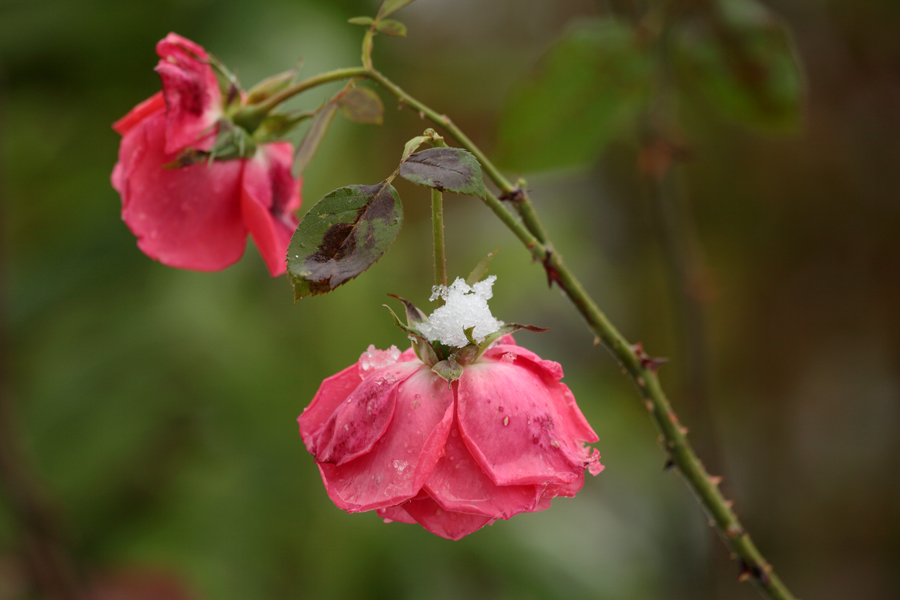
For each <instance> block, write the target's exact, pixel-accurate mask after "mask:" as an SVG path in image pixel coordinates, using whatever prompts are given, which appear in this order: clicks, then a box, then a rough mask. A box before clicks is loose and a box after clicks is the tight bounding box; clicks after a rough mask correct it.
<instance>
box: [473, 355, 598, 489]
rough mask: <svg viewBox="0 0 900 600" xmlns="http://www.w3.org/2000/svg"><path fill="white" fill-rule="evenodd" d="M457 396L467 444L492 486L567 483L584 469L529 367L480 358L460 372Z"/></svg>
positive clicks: (576, 448)
mask: <svg viewBox="0 0 900 600" xmlns="http://www.w3.org/2000/svg"><path fill="white" fill-rule="evenodd" d="M502 348H503V347H501V349H502ZM506 348H507V349H511V348H516V347H515V346H506ZM504 354H508V352H506V353H504V352H502V350H501V351H500V352H499V355H500V357H502V356H503V355H504ZM554 391H556V390H554ZM458 399H459V400H458V415H459V425H460V430H461V433H462V435H463V437H464V439H465V441H466V445H467V446H468V448H469V451H470V452H471V453H472V456H474V457H475V459H476V460H477V461H478V463H479V464H480V465H481V467H482V468H483V469H484V470H485V472H486V473H487V474H488V475H489V476H490V478H491V479H492V480H493V481H494V483H496V484H497V485H527V484H547V483H561V484H565V483H571V482H572V481H574V480H575V479H576V478H577V477H578V475H579V473H581V472H582V471H583V470H584V468H585V466H586V462H585V461H586V459H587V453H586V452H585V451H584V450H583V448H581V447H580V446H579V443H578V442H576V441H575V440H573V439H571V438H570V437H569V432H568V430H567V428H566V426H565V425H564V423H563V420H562V419H561V418H560V415H559V414H558V413H557V411H556V405H557V401H556V400H555V399H554V398H553V394H552V393H551V390H549V389H548V388H547V386H546V385H545V383H544V381H542V379H541V377H539V376H538V375H537V374H535V373H534V372H533V370H532V369H529V368H522V367H521V366H518V365H517V364H514V363H513V362H511V361H509V360H506V359H503V358H499V359H497V360H494V359H492V358H491V357H486V356H483V357H482V360H480V361H479V362H476V363H475V364H472V365H469V366H468V367H466V369H465V371H464V372H463V375H462V377H461V378H460V379H459V395H458Z"/></svg>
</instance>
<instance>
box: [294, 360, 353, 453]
mask: <svg viewBox="0 0 900 600" xmlns="http://www.w3.org/2000/svg"><path fill="white" fill-rule="evenodd" d="M360 383H362V377H360V376H359V368H358V367H357V366H356V365H351V366H349V367H347V368H346V369H344V370H343V371H341V372H340V373H337V374H335V375H332V376H331V377H329V378H328V379H326V380H325V381H323V382H322V385H320V386H319V391H317V392H316V395H315V396H314V397H313V399H312V402H310V403H309V406H307V407H306V408H305V409H303V414H301V415H300V416H299V417H297V423H298V424H299V425H300V437H301V438H302V439H303V443H304V444H306V449H307V450H308V451H309V452H310V453H311V454H315V453H316V451H315V444H314V443H313V442H314V440H316V439H317V438H318V437H319V433H320V432H321V431H322V428H324V427H325V423H327V422H328V419H329V418H330V417H331V415H332V414H333V413H334V411H335V410H337V407H338V406H340V405H341V403H343V402H344V401H345V400H346V399H347V397H348V396H349V395H350V394H351V393H353V390H355V389H356V388H357V387H359V384H360Z"/></svg>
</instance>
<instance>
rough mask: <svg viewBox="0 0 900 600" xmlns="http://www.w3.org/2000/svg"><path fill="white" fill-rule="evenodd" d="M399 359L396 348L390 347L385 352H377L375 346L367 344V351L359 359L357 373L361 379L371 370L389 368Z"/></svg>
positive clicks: (398, 352) (398, 351)
mask: <svg viewBox="0 0 900 600" xmlns="http://www.w3.org/2000/svg"><path fill="white" fill-rule="evenodd" d="M398 358H400V350H398V349H397V346H391V347H390V348H388V349H387V350H378V349H377V348H376V347H375V344H369V347H368V349H367V350H366V351H365V352H363V353H362V355H361V356H360V357H359V371H360V375H361V376H362V377H365V376H366V373H368V372H369V371H371V370H373V369H381V368H382V367H389V366H391V365H392V364H394V363H395V362H397V359H398Z"/></svg>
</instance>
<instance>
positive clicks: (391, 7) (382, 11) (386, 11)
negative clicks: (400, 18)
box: [375, 0, 413, 21]
mask: <svg viewBox="0 0 900 600" xmlns="http://www.w3.org/2000/svg"><path fill="white" fill-rule="evenodd" d="M412 2H413V0H384V2H382V3H381V6H380V7H378V14H377V15H376V17H375V18H376V19H378V20H379V21H380V20H381V19H383V18H385V17H387V16H389V15H392V14H394V13H395V12H397V11H398V10H400V9H401V8H403V7H404V6H406V5H407V4H412Z"/></svg>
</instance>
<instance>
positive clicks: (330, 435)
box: [313, 363, 419, 465]
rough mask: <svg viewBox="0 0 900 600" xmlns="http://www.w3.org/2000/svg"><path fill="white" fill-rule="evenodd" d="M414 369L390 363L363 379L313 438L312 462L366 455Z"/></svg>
mask: <svg viewBox="0 0 900 600" xmlns="http://www.w3.org/2000/svg"><path fill="white" fill-rule="evenodd" d="M418 368H419V365H416V364H414V363H400V364H393V365H390V366H387V367H384V368H381V369H375V370H374V371H372V372H371V373H370V374H369V375H368V376H367V377H366V378H365V379H363V380H362V382H361V383H360V384H359V385H358V386H357V387H356V389H355V390H353V392H351V393H350V395H349V396H348V397H347V400H346V402H342V403H340V404H339V405H338V406H337V408H336V409H335V411H334V413H333V414H332V415H331V417H329V418H328V421H327V422H326V423H325V426H324V427H322V430H321V431H320V432H319V434H318V436H317V437H316V438H315V439H314V444H313V445H314V449H315V455H316V460H317V461H319V462H322V463H332V464H335V465H342V464H344V463H346V462H348V461H351V460H353V459H354V458H356V457H357V456H360V455H362V454H366V453H367V452H369V451H370V450H371V449H372V446H374V445H375V442H377V441H378V440H379V439H380V438H381V436H382V434H384V432H385V430H386V429H387V427H388V425H389V424H390V422H391V417H393V415H394V406H395V405H396V402H397V393H396V392H397V387H398V386H399V385H400V384H401V383H403V382H404V381H406V380H407V379H408V378H409V377H410V376H411V375H412V374H413V373H414V372H415V371H416V370H417V369H418Z"/></svg>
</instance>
